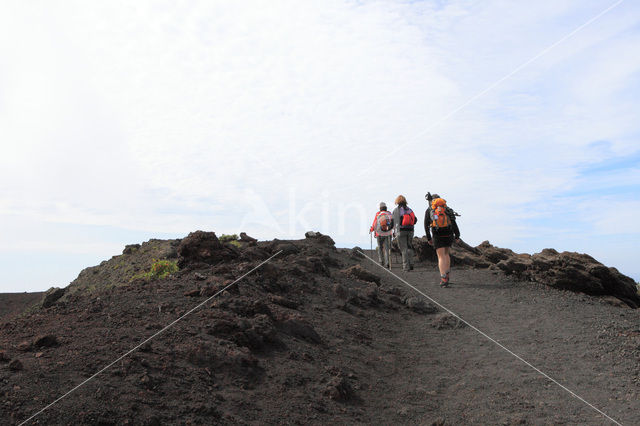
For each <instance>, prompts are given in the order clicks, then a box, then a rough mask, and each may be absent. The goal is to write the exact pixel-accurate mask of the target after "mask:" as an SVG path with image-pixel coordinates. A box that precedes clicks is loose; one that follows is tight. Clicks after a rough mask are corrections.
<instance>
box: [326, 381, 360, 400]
mask: <svg viewBox="0 0 640 426" xmlns="http://www.w3.org/2000/svg"><path fill="white" fill-rule="evenodd" d="M325 395H327V396H328V397H329V398H331V399H332V400H334V401H338V402H347V401H349V400H351V399H352V398H353V396H354V392H353V388H352V387H351V385H350V384H349V382H348V381H347V380H346V379H345V378H343V377H339V376H337V377H333V378H332V379H331V380H329V383H328V384H327V387H326V390H325Z"/></svg>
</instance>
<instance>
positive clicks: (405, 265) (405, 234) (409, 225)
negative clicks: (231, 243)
mask: <svg viewBox="0 0 640 426" xmlns="http://www.w3.org/2000/svg"><path fill="white" fill-rule="evenodd" d="M396 204H397V205H398V207H396V208H395V209H393V223H394V225H395V233H396V236H397V238H398V246H399V247H400V253H401V254H402V269H403V270H404V271H411V270H413V244H412V242H413V226H414V225H415V224H416V222H417V221H418V219H417V218H416V215H415V213H413V210H411V209H410V208H409V206H407V199H406V198H405V197H404V195H398V196H397V197H396Z"/></svg>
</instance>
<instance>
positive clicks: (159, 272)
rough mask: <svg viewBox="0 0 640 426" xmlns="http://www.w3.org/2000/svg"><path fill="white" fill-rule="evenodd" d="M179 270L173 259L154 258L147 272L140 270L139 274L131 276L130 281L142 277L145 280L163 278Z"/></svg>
mask: <svg viewBox="0 0 640 426" xmlns="http://www.w3.org/2000/svg"><path fill="white" fill-rule="evenodd" d="M179 270H180V268H178V264H177V263H176V262H174V261H171V260H154V261H153V265H151V270H150V271H149V272H142V273H140V274H136V275H134V276H133V277H131V281H133V280H135V279H138V278H142V279H145V280H147V281H149V280H157V279H163V278H166V277H167V276H169V275H171V274H173V273H174V272H178V271H179Z"/></svg>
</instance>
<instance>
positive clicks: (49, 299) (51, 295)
mask: <svg viewBox="0 0 640 426" xmlns="http://www.w3.org/2000/svg"><path fill="white" fill-rule="evenodd" d="M65 292H66V288H59V287H51V288H50V289H49V290H47V291H46V292H45V293H44V296H42V302H41V305H42V307H43V308H49V307H51V306H53V304H54V303H56V302H57V301H58V299H60V298H61V297H62V296H64V293H65Z"/></svg>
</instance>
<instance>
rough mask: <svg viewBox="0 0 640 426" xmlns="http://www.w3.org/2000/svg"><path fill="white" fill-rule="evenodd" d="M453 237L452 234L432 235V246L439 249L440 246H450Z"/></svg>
mask: <svg viewBox="0 0 640 426" xmlns="http://www.w3.org/2000/svg"><path fill="white" fill-rule="evenodd" d="M453 241H454V238H453V234H449V235H434V236H433V248H434V249H436V250H437V249H439V248H440V247H451V245H452V244H453Z"/></svg>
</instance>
